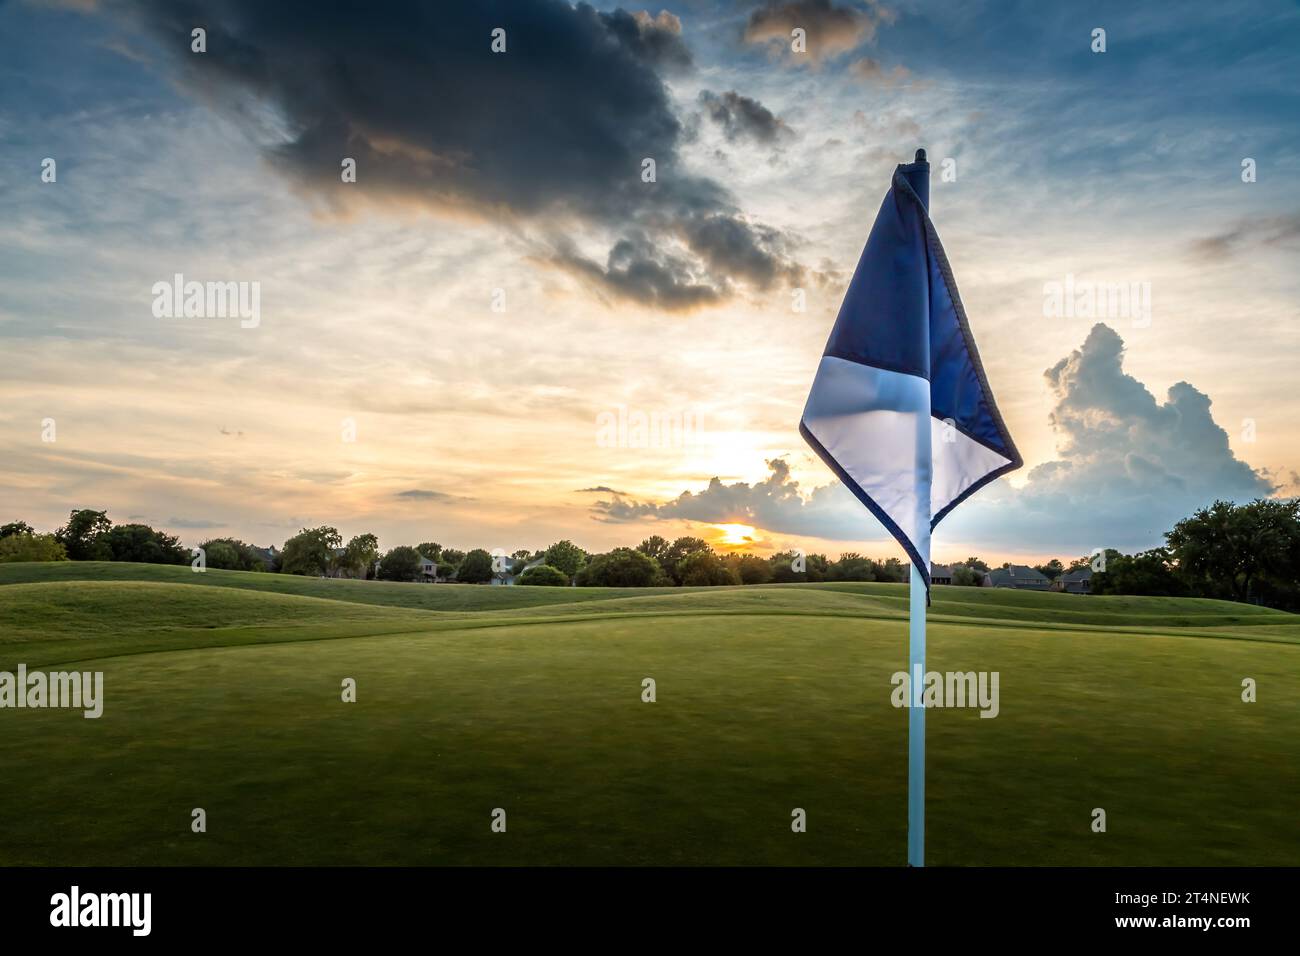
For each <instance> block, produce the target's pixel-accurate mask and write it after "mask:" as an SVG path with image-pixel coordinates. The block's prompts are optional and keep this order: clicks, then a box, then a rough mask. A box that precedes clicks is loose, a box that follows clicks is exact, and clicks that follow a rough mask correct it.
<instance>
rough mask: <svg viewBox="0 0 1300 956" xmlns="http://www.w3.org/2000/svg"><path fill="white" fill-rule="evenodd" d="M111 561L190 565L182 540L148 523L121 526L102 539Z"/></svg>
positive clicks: (108, 532)
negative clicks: (155, 528)
mask: <svg viewBox="0 0 1300 956" xmlns="http://www.w3.org/2000/svg"><path fill="white" fill-rule="evenodd" d="M98 540H99V542H100V543H102V544H104V545H106V546H107V548H108V552H109V558H108V560H110V561H130V562H134V563H137V564H188V563H189V561H190V550H189V548H186V547H184V546H182V545H181V543H180V540H179V539H177V538H175V537H173V536H172V535H170V534H167V533H165V532H163V531H156V530H154V529H153V528H151V527H149V526H148V525H147V524H120V525H117V526H116V527H114V528H110V529H109V530H107V531H105V532H104V533H103V534H102V535H100V536H99V539H98Z"/></svg>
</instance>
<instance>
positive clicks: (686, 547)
mask: <svg viewBox="0 0 1300 956" xmlns="http://www.w3.org/2000/svg"><path fill="white" fill-rule="evenodd" d="M647 540H648V539H647ZM699 552H708V553H709V554H712V553H713V549H712V548H711V547H709V542H707V541H705V540H704V539H703V538H691V537H681V538H678V539H677V540H676V541H674V542H673V543H672V544H671V545H669V547H668V550H667V551H666V552H664V556H663V557H662V558H660V559H659V564H660V566H661V567H662V568H663V569H664V571H665V572H667V574H668V576H669V577H670V578H672V579H673V583H674V584H681V583H682V571H681V563H682V561H684V560H685V559H686V558H688V557H690V556H691V555H692V554H696V553H699Z"/></svg>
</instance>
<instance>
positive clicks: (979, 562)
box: [962, 558, 989, 574]
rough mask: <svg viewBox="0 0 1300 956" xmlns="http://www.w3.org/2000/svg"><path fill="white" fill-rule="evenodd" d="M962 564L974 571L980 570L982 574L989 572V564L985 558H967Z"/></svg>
mask: <svg viewBox="0 0 1300 956" xmlns="http://www.w3.org/2000/svg"><path fill="white" fill-rule="evenodd" d="M962 564H964V565H966V567H968V568H970V569H971V570H972V571H978V572H979V573H980V574H987V573H988V570H989V566H988V564H987V563H985V561H984V559H983V558H967V559H966V560H965V561H963V562H962Z"/></svg>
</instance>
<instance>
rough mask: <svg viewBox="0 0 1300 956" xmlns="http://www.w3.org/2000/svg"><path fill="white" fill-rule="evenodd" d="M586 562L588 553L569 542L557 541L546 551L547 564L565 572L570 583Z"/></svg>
mask: <svg viewBox="0 0 1300 956" xmlns="http://www.w3.org/2000/svg"><path fill="white" fill-rule="evenodd" d="M586 560H587V552H586V551H583V550H582V549H581V548H580V547H578V546H577V545H576V544H574V543H573V542H572V541H569V540H564V541H557V542H555V544H553V545H551V546H550V547H549V548H547V549H546V557H545V563H546V564H549V565H550V566H551V567H553V568H558V569H559V570H561V571H563V572H564V573H565V574H567V575H568V576H569V580H570V581H572V580H573V577H574V575H576V574H577V573H578V571H579V570H580V569H581V568H582V565H583V564H584V563H585V562H586ZM462 577H463V576H462Z"/></svg>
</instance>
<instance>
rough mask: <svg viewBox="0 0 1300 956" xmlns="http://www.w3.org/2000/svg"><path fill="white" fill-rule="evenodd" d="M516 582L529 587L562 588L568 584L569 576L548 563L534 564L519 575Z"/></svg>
mask: <svg viewBox="0 0 1300 956" xmlns="http://www.w3.org/2000/svg"><path fill="white" fill-rule="evenodd" d="M516 583H518V584H523V585H526V586H530V587H548V588H555V587H560V588H563V587H568V586H569V576H568V575H567V574H565V573H564V572H563V571H561V570H560V569H559V568H553V567H551V566H550V565H549V564H536V565H533V567H531V568H528V569H527V570H526V571H524V573H523V574H521V575H519V580H518V581H517V582H516Z"/></svg>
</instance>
